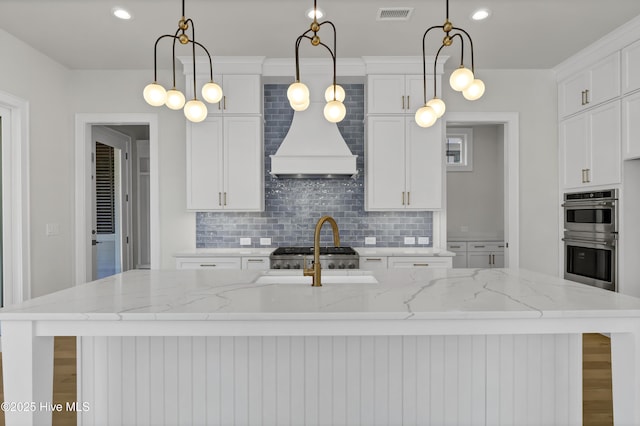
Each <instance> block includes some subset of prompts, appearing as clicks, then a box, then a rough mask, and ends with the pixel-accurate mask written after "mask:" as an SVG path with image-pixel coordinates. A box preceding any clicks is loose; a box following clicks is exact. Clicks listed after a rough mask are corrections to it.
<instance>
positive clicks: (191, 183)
mask: <svg viewBox="0 0 640 426" xmlns="http://www.w3.org/2000/svg"><path fill="white" fill-rule="evenodd" d="M263 179H264V176H263V146H262V119H261V118H260V117H251V116H236V117H216V116H209V117H208V118H207V119H205V120H204V121H203V122H201V123H188V124H187V208H188V209H189V210H196V211H216V210H231V211H261V210H263V209H264V190H263Z"/></svg>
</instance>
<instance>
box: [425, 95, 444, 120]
mask: <svg viewBox="0 0 640 426" xmlns="http://www.w3.org/2000/svg"><path fill="white" fill-rule="evenodd" d="M427 106H428V107H431V109H433V111H434V112H435V113H436V117H437V118H440V117H442V116H443V115H444V112H445V110H446V109H447V106H446V105H445V104H444V101H443V100H442V99H440V98H433V99H431V100H430V101H429V102H427Z"/></svg>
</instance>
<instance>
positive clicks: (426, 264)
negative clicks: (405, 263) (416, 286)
mask: <svg viewBox="0 0 640 426" xmlns="http://www.w3.org/2000/svg"><path fill="white" fill-rule="evenodd" d="M413 266H414V267H418V266H429V264H428V263H414V264H413Z"/></svg>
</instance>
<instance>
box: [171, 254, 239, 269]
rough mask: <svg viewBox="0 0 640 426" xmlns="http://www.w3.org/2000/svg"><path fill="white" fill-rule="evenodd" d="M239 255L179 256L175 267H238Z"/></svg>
mask: <svg viewBox="0 0 640 426" xmlns="http://www.w3.org/2000/svg"><path fill="white" fill-rule="evenodd" d="M241 267H242V259H241V258H240V257H218V256H216V257H179V258H177V259H176V269H240V268H241Z"/></svg>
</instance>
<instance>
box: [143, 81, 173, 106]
mask: <svg viewBox="0 0 640 426" xmlns="http://www.w3.org/2000/svg"><path fill="white" fill-rule="evenodd" d="M142 96H144V100H145V101H147V103H148V104H149V105H151V106H162V105H164V103H165V102H166V100H167V91H166V90H165V88H164V87H162V86H160V85H159V84H158V83H155V82H153V83H150V84H147V86H146V87H145V88H144V91H143V92H142Z"/></svg>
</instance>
